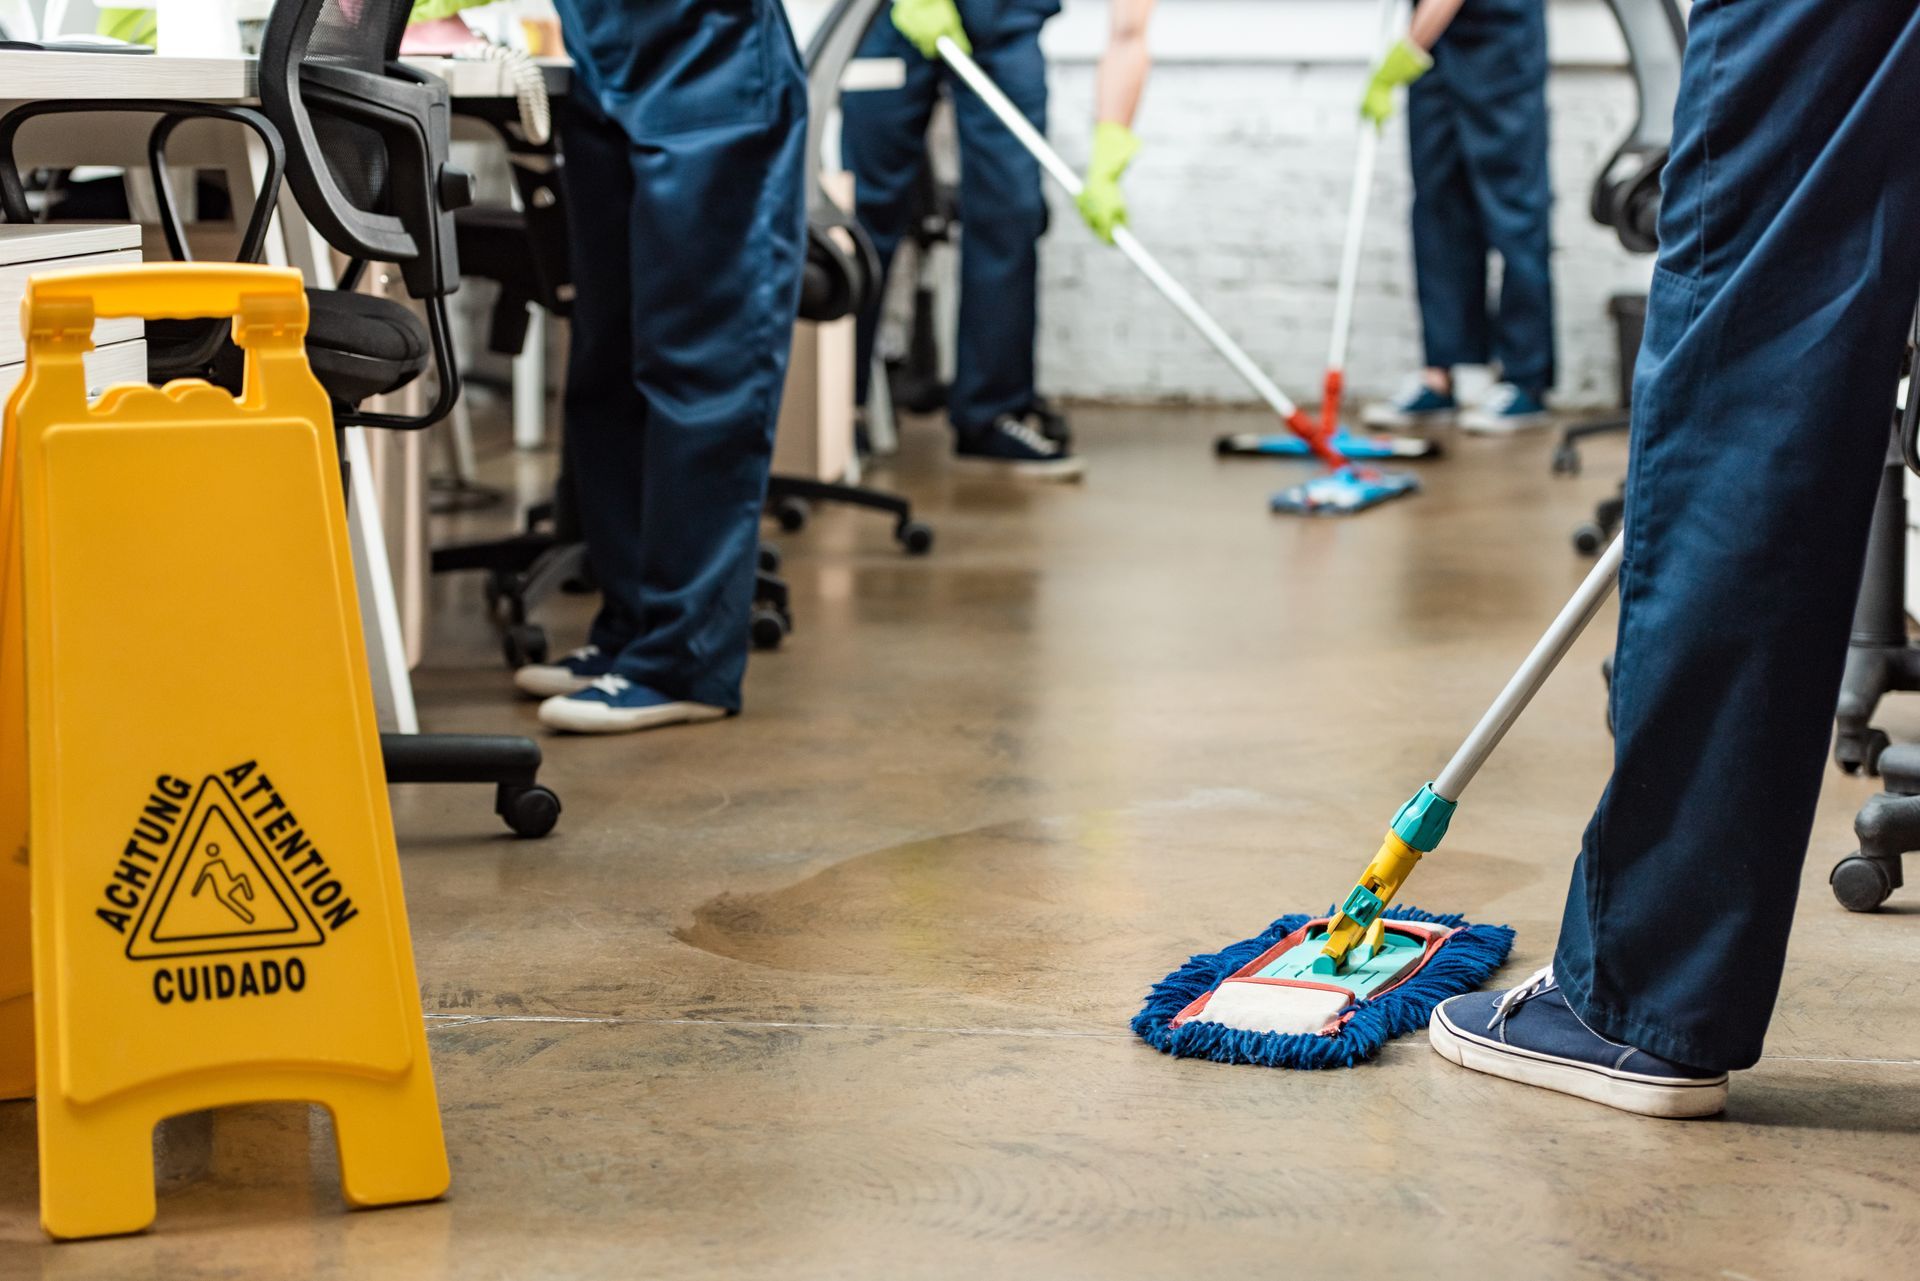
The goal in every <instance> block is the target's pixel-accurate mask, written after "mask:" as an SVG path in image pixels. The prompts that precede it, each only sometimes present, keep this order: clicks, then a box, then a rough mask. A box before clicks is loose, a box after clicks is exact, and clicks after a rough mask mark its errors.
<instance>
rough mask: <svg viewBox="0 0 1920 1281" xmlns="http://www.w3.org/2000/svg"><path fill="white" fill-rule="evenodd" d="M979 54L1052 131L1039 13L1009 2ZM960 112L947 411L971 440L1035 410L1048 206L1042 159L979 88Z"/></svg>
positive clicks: (957, 99)
mask: <svg viewBox="0 0 1920 1281" xmlns="http://www.w3.org/2000/svg"><path fill="white" fill-rule="evenodd" d="M973 7H974V8H978V7H979V6H977V5H976V6H973ZM968 29H969V30H970V31H971V30H972V26H971V24H970V25H969V28H968ZM973 57H974V61H976V62H978V63H979V64H980V68H981V70H983V71H985V72H986V73H987V75H988V77H989V78H990V79H992V81H993V82H994V83H995V84H997V85H999V86H1000V88H1001V90H1002V91H1004V92H1005V93H1006V95H1007V97H1008V98H1010V99H1012V100H1013V104H1014V106H1016V107H1018V108H1019V109H1020V114H1021V115H1023V116H1025V117H1026V118H1027V119H1028V120H1029V121H1030V122H1032V124H1033V127H1034V128H1036V129H1038V130H1039V131H1040V132H1041V133H1042V134H1043V135H1044V134H1045V133H1046V131H1047V63H1046V59H1045V57H1043V56H1042V55H1041V52H1040V22H1039V20H1038V19H1037V18H1035V17H1033V15H1032V12H1031V11H1030V10H1027V9H1024V8H1023V7H1021V6H1018V5H1008V6H1005V12H1004V13H1002V14H1001V15H1000V18H999V22H998V24H997V26H996V27H995V28H994V29H993V30H991V31H983V32H981V33H980V34H978V35H975V36H974V37H973ZM953 114H954V124H955V125H956V127H957V130H958V132H959V135H960V235H961V242H960V323H959V335H958V337H957V338H956V339H955V344H954V345H955V352H954V369H953V388H952V390H951V391H950V392H949V393H948V396H947V412H948V415H949V416H950V417H951V418H952V419H953V426H954V429H955V430H956V431H958V432H959V433H960V434H961V435H962V436H963V437H964V436H967V435H970V434H977V433H980V432H983V431H985V430H986V429H987V428H989V427H991V426H992V425H993V422H994V420H995V419H996V418H999V417H1000V416H1001V415H1002V414H1011V415H1016V416H1018V415H1022V414H1025V413H1026V412H1027V411H1028V410H1029V409H1030V408H1032V406H1033V403H1034V399H1035V394H1034V360H1033V349H1034V339H1035V333H1036V330H1037V327H1038V309H1039V275H1040V252H1039V242H1040V237H1041V236H1042V235H1043V234H1045V232H1046V230H1047V202H1046V197H1045V195H1044V193H1043V192H1042V191H1041V188H1040V164H1039V162H1038V161H1036V160H1035V159H1034V158H1033V157H1032V156H1031V155H1029V154H1028V153H1027V150H1026V148H1024V147H1022V146H1021V145H1020V142H1019V140H1018V139H1016V138H1015V137H1014V136H1013V134H1011V133H1010V132H1008V130H1007V127H1006V126H1005V125H1003V124H1001V123H1000V121H999V120H998V119H996V118H995V117H994V114H993V113H992V112H991V111H989V110H988V109H987V105H986V103H984V102H982V101H981V100H980V98H979V96H978V95H977V94H974V93H972V92H970V91H968V90H966V89H964V88H962V89H960V90H959V91H958V92H956V93H955V94H954V96H953Z"/></svg>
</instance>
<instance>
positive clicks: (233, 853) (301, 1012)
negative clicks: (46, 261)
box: [0, 264, 447, 1237]
mask: <svg viewBox="0 0 1920 1281" xmlns="http://www.w3.org/2000/svg"><path fill="white" fill-rule="evenodd" d="M22 310H23V317H24V320H23V324H24V327H25V330H26V334H27V352H28V356H27V369H26V376H25V378H24V379H23V380H22V382H21V383H20V385H19V387H18V389H17V390H16V391H15V393H14V395H13V397H12V399H11V400H10V401H9V403H8V405H7V411H6V419H5V434H4V437H3V438H0V460H3V461H0V1037H4V1038H5V1039H4V1041H0V1088H5V1089H7V1090H9V1091H11V1093H12V1094H13V1095H14V1096H16V1097H17V1096H19V1095H21V1094H24V1093H25V1092H27V1091H28V1090H33V1089H34V1088H35V1083H36V1080H37V1098H38V1106H39V1121H40V1127H39V1134H40V1203H41V1221H42V1223H43V1224H44V1225H45V1227H46V1229H47V1231H48V1232H50V1233H52V1234H53V1235H55V1236H59V1237H84V1236H99V1235H105V1234H108V1233H116V1232H132V1231H137V1230H139V1229H141V1228H144V1227H146V1226H147V1225H148V1224H150V1223H151V1222H152V1220H153V1216H154V1184H153V1168H152V1155H151V1135H152V1131H153V1127H154V1125H155V1123H156V1122H158V1121H160V1120H161V1119H162V1118H165V1117H168V1116H172V1115H175V1114H178V1113H181V1112H189V1111H195V1110H198V1109H203V1108H209V1107H218V1106H224V1105H227V1104H234V1103H247V1102H254V1101H259V1100H268V1099H298V1100H307V1101H311V1102H315V1103H319V1104H323V1105H325V1106H326V1107H327V1108H329V1109H330V1110H331V1112H332V1114H333V1118H334V1125H335V1129H336V1132H337V1134H338V1138H339V1155H340V1170H341V1185H342V1187H343V1189H344V1190H345V1193H346V1196H347V1199H348V1201H349V1202H351V1203H352V1204H354V1205H363V1206H364V1205H384V1204H391V1203H395V1202H403V1201H419V1200H425V1199H430V1198H432V1197H436V1196H438V1195H440V1194H441V1193H442V1192H443V1191H445V1189H446V1186H447V1159H446V1151H445V1147H444V1144H443V1141H442V1138H441V1133H440V1115H439V1108H438V1105H437V1103H436V1101H435V1098H434V1089H433V1075H432V1071H431V1068H430V1066H429V1064H428V1061H427V1043H426V1034H425V1029H424V1025H423V1023H422V1021H421V1014H420V999H419V989H418V985H417V983H416V980H415V977H414V968H413V949H412V944H411V941H410V939H409V937H408V933H407V923H406V913H405V906H404V904H403V902H402V898H401V887H400V871H399V861H398V859H397V857H396V855H395V849H394V839H393V825H392V818H391V815H390V813H389V811H388V807H387V793H386V783H385V778H384V774H383V771H382V765H381V759H380V743H379V734H378V730H377V728H376V726H375V722H374V713H373V696H372V686H371V683H370V681H369V679H368V673H367V663H366V655H365V652H364V650H363V648H362V642H361V631H360V620H359V612H358V605H357V603H356V598H355V594H354V582H353V571H352V561H351V555H350V550H349V546H348V541H347V526H346V520H345V503H344V499H343V496H342V491H341V484H340V474H339V465H338V461H337V457H336V454H335V446H334V439H333V430H332V426H331V413H330V411H329V407H328V404H327V400H326V396H325V394H324V392H322V390H321V389H320V386H319V384H318V383H317V382H316V381H315V380H314V378H313V375H312V372H311V370H310V369H309V368H308V366H307V363H306V357H305V354H304V350H303V346H302V341H303V338H304V335H305V332H306V323H307V305H306V297H305V294H304V293H303V292H302V286H301V281H300V276H299V273H297V272H292V271H284V270H276V269H271V268H263V267H233V266H214V265H206V266H202V265H197V264H162V265H155V266H147V267H138V268H133V269H130V270H129V269H120V270H112V271H76V272H58V273H49V274H46V275H42V276H38V277H35V278H34V279H33V280H32V281H31V282H30V283H29V285H28V290H27V296H26V302H25V305H24V307H23V309H22ZM100 316H145V317H149V318H159V317H175V318H178V317H190V316H232V317H234V336H235V338H236V340H237V341H238V342H239V343H240V345H241V346H242V347H243V348H244V349H245V351H246V358H247V359H246V364H247V371H246V387H245V392H244V393H243V395H242V396H241V397H240V398H239V399H238V400H235V398H234V397H232V396H230V395H229V394H228V393H226V392H225V391H222V390H220V389H218V388H214V387H210V386H208V385H206V384H204V383H197V382H184V381H183V382H176V383H173V384H170V385H169V386H168V387H167V388H165V389H164V390H155V389H152V388H149V387H144V386H123V387H116V388H113V389H112V390H110V391H108V393H107V394H106V395H105V396H104V397H102V398H101V400H100V401H99V403H98V404H97V405H94V406H91V407H90V406H89V405H88V403H87V396H86V388H85V379H84V374H83V371H82V369H81V356H82V354H83V353H84V352H85V351H87V350H88V349H89V348H90V347H91V338H90V335H91V333H92V330H93V323H94V320H95V319H96V317H100ZM23 747H24V750H22V749H23ZM23 892H30V901H31V915H32V930H31V935H32V948H31V981H30V983H29V979H28V974H27V967H26V957H25V956H24V955H23V954H22V944H23V940H24V938H25V936H26V934H27V930H26V929H25V928H24V926H25V917H26V906H25V902H23V898H22V895H23ZM29 1007H30V1008H31V1009H32V1020H31V1031H32V1033H33V1036H32V1037H31V1040H30V1041H29V1038H28V1037H27V1033H28V1031H29V1025H28V1022H27V1016H26V1013H25V1011H26V1010H27V1009H28V1008H29ZM29 1048H31V1049H32V1051H33V1056H34V1057H33V1061H32V1063H31V1065H29V1063H28V1061H27V1058H26V1055H27V1052H28V1050H29Z"/></svg>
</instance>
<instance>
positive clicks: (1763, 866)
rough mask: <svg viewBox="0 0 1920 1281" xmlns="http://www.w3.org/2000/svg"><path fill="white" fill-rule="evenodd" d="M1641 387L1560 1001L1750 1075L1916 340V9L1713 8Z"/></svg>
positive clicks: (1649, 1044) (1729, 2)
mask: <svg viewBox="0 0 1920 1281" xmlns="http://www.w3.org/2000/svg"><path fill="white" fill-rule="evenodd" d="M1690 28H1691V29H1690V33H1689V36H1688V40H1687V54H1686V64H1685V71H1684V73H1683V76H1682V81H1681V89H1680V100H1679V109H1678V111H1677V113H1676V117H1675V129H1674V140H1673V150H1672V158H1671V159H1670V160H1669V161H1668V163H1667V167H1666V172H1665V175H1664V181H1663V188H1664V196H1663V201H1662V207H1661V214H1660V257H1659V262H1658V266H1657V267H1656V269H1655V272H1654V279H1653V287H1652V293H1651V297H1650V298H1649V300H1648V307H1647V330H1646V339H1645V343H1644V345H1643V346H1642V348H1641V353H1640V358H1639V364H1638V366H1637V368H1636V370H1635V376H1634V388H1633V415H1634V420H1633V437H1632V440H1633V443H1632V455H1631V460H1630V463H1629V470H1628V480H1627V502H1626V540H1627V541H1626V563H1625V565H1624V566H1623V567H1622V569H1621V572H1620V600H1621V612H1620V628H1619V636H1618V649H1617V651H1616V655H1615V659H1614V681H1613V695H1612V701H1613V706H1612V710H1613V723H1614V726H1615V728H1616V730H1617V733H1618V739H1617V741H1616V743H1615V747H1614V772H1613V779H1612V781H1611V782H1610V783H1609V784H1608V786H1607V790H1606V793H1605V795H1604V796H1603V797H1602V798H1601V800H1600V804H1599V808H1598V811H1597V812H1596V813H1595V815H1594V818H1593V822H1592V824H1591V825H1590V826H1589V827H1588V829H1587V833H1586V839H1585V842H1584V846H1583V848H1582V850H1581V853H1580V858H1579V862H1578V865H1577V867H1576V869H1575V872H1574V876H1573V886H1572V890H1571V893H1570V895H1569V898H1568V902H1567V910H1566V917H1565V921H1564V923H1563V924H1562V927H1561V935H1560V943H1559V949H1558V952H1557V953H1556V955H1555V959H1554V974H1555V976H1556V977H1557V978H1558V979H1559V981H1560V986H1561V988H1562V990H1563V991H1564V992H1565V993H1566V995H1567V998H1568V1000H1569V1001H1570V1002H1571V1003H1572V1005H1573V1008H1574V1009H1575V1010H1576V1011H1578V1012H1579V1014H1580V1015H1581V1017H1583V1018H1585V1019H1586V1020H1587V1022H1588V1023H1589V1024H1590V1025H1591V1026H1592V1027H1593V1028H1594V1029H1595V1030H1597V1031H1599V1032H1602V1033H1604V1034H1605V1035H1607V1036H1609V1037H1612V1038H1614V1039H1615V1040H1619V1041H1623V1042H1626V1043H1628V1044H1630V1045H1634V1046H1637V1047H1638V1048H1640V1049H1643V1050H1649V1051H1651V1052H1653V1053H1654V1054H1657V1055H1660V1056H1662V1057H1665V1058H1668V1059H1672V1060H1674V1061H1676V1062H1679V1063H1685V1064H1689V1065H1692V1066H1694V1067H1697V1068H1703V1069H1709V1070H1716V1071H1717V1070H1723V1069H1734V1068H1745V1067H1749V1066H1751V1065H1752V1064H1753V1063H1754V1062H1755V1061H1756V1060H1757V1059H1758V1058H1759V1056H1760V1049H1761V1042H1762V1039H1763V1037H1764V1034H1765V1032H1766V1027H1767V1021H1768V1019H1769V1017H1770V1016H1771V1013H1772V1010H1773V1004H1774V998H1775V996H1776V995H1777V993H1778V990H1779V983H1780V975H1781V970H1782V967H1783V963H1784V960H1785V955H1786V945H1787V934H1788V931H1789V929H1790V928H1791V926H1792V923H1793V909H1794V901H1795V899H1796V898H1797V897H1798V895H1799V892H1800V868H1801V863H1802V861H1803V859H1804V858H1805V855H1806V850H1807V842H1808V839H1809V837H1810V835H1811V832H1812V828H1813V818H1814V805H1815V802H1816V800H1817V799H1818V797H1819V793H1820V783H1821V778H1822V774H1823V772H1824V765H1825V757H1826V750H1827V743H1828V740H1829V736H1830V734H1831V732H1832V728H1833V718H1834V705H1835V700H1836V698H1837V697H1838V693H1839V688H1840V677H1841V670H1842V667H1843V665H1844V662H1845V658H1846V651H1847V635H1848V631H1849V626H1850V620H1851V617H1852V612H1853V607H1854V601H1855V597H1856V596H1857V594H1858V591H1859V585H1860V578H1861V568H1862V565H1863V563H1864V560H1865V556H1866V545H1867V530H1868V524H1869V521H1870V518H1871V515H1872V511H1873V505H1874V493H1875V489H1876V486H1877V484H1878V481H1879V477H1880V472H1881V465H1882V462H1883V460H1884V459H1885V457H1886V450H1887V429H1888V423H1889V422H1890V421H1891V419H1892V415H1893V411H1894V399H1895V386H1896V382H1897V380H1898V378H1899V375H1900V356H1901V347H1902V341H1903V338H1904V334H1905V329H1906V324H1907V321H1908V318H1909V317H1910V316H1911V315H1912V314H1913V309H1914V299H1915V296H1916V294H1917V293H1920V164H1916V163H1915V154H1914V147H1913V139H1914V137H1915V136H1916V133H1917V132H1920V0H1879V2H1878V3H1874V4H1842V5H1835V4H1833V3H1832V2H1831V0H1699V3H1698V4H1696V5H1694V7H1693V12H1692V16H1691V23H1690Z"/></svg>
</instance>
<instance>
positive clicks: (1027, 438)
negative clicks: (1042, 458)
mask: <svg viewBox="0 0 1920 1281" xmlns="http://www.w3.org/2000/svg"><path fill="white" fill-rule="evenodd" d="M1000 432H1001V434H1002V435H1006V436H1011V437H1013V438H1014V439H1015V440H1017V441H1019V442H1020V443H1021V444H1023V445H1025V446H1026V447H1027V448H1028V449H1031V450H1032V451H1033V452H1034V453H1036V454H1044V455H1046V456H1047V457H1049V458H1051V457H1053V456H1054V455H1055V454H1057V453H1059V452H1060V446H1059V445H1057V444H1055V443H1054V442H1053V441H1051V440H1049V439H1047V437H1046V436H1045V435H1043V434H1041V432H1039V431H1038V430H1037V429H1036V428H1035V427H1034V426H1033V425H1032V424H1031V423H1029V422H1028V421H1027V420H1026V419H1024V418H1002V419H1001V420H1000Z"/></svg>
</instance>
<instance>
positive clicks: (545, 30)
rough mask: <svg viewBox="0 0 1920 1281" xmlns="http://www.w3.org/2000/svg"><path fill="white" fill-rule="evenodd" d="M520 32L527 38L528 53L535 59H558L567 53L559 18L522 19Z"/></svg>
mask: <svg viewBox="0 0 1920 1281" xmlns="http://www.w3.org/2000/svg"><path fill="white" fill-rule="evenodd" d="M520 30H521V31H522V32H523V33H524V34H525V36H526V41H527V52H528V53H529V54H530V55H532V56H533V57H535V58H558V57H560V56H561V55H563V54H565V53H566V51H567V50H566V46H565V45H564V44H563V43H562V42H561V40H560V19H558V18H550V17H547V18H522V19H520Z"/></svg>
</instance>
